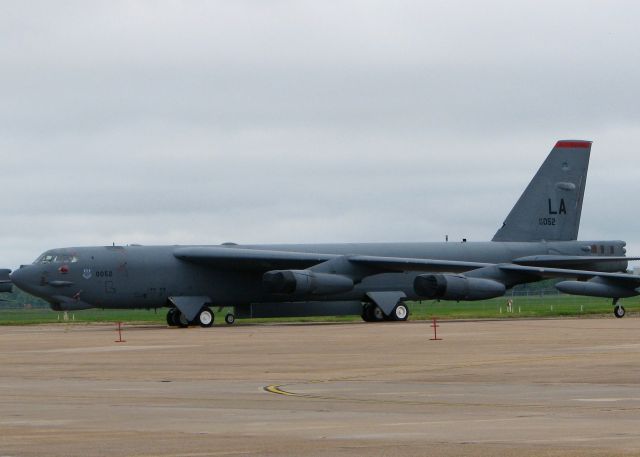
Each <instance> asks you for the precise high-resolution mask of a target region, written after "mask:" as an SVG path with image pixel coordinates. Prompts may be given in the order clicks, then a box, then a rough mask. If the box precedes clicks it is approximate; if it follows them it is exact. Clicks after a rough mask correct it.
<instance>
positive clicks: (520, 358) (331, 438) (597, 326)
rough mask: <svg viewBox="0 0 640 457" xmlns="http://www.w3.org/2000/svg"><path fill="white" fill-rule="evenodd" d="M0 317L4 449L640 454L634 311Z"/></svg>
mask: <svg viewBox="0 0 640 457" xmlns="http://www.w3.org/2000/svg"><path fill="white" fill-rule="evenodd" d="M429 324H430V323H429V322H409V323H387V324H365V323H355V324H315V325H314V324H296V325H290V324H289V325H244V326H243V325H237V326H232V327H228V326H217V325H216V326H215V327H214V328H211V329H200V328H190V329H174V328H171V329H169V328H164V327H153V326H148V327H143V326H138V327H130V326H127V325H126V324H125V330H124V334H123V337H124V339H125V340H126V342H125V343H115V342H114V340H115V339H117V333H116V332H115V327H114V326H110V325H72V324H69V325H64V324H60V325H48V326H25V327H7V326H5V327H0V456H42V455H47V456H103V455H109V456H111V455H113V456H119V455H132V456H209V455H211V456H219V455H220V456H224V455H252V456H253V455H266V456H300V455H311V456H334V455H346V456H360V455H372V456H417V455H444V456H458V455H463V454H464V455H480V456H495V455H507V456H529V455H530V456H534V455H535V456H539V455H544V456H560V455H569V456H585V455H586V456H590V455H602V456H604V455H607V456H610V455H615V456H617V455H620V456H627V455H640V319H639V318H633V317H631V318H624V319H615V318H602V319H557V320H500V321H476V322H443V323H441V327H440V328H439V336H442V338H443V340H442V341H430V340H429V338H430V337H431V336H432V333H431V332H432V330H431V328H430V327H429Z"/></svg>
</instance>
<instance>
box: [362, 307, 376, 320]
mask: <svg viewBox="0 0 640 457" xmlns="http://www.w3.org/2000/svg"><path fill="white" fill-rule="evenodd" d="M372 308H373V305H372V304H371V303H365V304H364V305H363V306H362V314H361V315H360V317H362V320H363V321H365V322H373V314H372V313H373V310H372Z"/></svg>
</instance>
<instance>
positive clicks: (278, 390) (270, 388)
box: [263, 384, 303, 397]
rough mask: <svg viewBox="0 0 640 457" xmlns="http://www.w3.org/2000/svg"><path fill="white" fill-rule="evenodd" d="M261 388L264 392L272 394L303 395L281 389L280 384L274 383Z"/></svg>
mask: <svg viewBox="0 0 640 457" xmlns="http://www.w3.org/2000/svg"><path fill="white" fill-rule="evenodd" d="M263 389H264V390H265V391H266V392H269V393H272V394H277V395H286V396H289V397H302V396H303V395H299V394H295V393H292V392H287V391H286V390H282V389H281V388H280V386H276V385H275V384H272V385H270V386H266V387H263Z"/></svg>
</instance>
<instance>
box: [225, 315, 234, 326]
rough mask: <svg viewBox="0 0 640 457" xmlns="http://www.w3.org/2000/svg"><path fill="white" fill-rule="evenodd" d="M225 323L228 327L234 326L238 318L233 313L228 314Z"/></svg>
mask: <svg viewBox="0 0 640 457" xmlns="http://www.w3.org/2000/svg"><path fill="white" fill-rule="evenodd" d="M224 321H225V322H226V323H227V325H233V323H234V322H235V321H236V316H235V315H234V314H233V313H227V315H226V316H224Z"/></svg>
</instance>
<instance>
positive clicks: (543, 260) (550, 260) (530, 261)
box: [513, 255, 640, 268]
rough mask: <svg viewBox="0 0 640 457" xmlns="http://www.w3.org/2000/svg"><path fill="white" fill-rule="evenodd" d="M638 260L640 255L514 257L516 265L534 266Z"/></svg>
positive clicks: (575, 265)
mask: <svg viewBox="0 0 640 457" xmlns="http://www.w3.org/2000/svg"><path fill="white" fill-rule="evenodd" d="M633 260H640V257H625V256H595V255H585V256H579V255H532V256H528V257H520V258H517V259H514V261H513V263H515V264H517V265H527V266H535V267H553V268H570V267H580V266H591V267H593V265H594V264H597V263H613V262H629V261H633Z"/></svg>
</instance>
